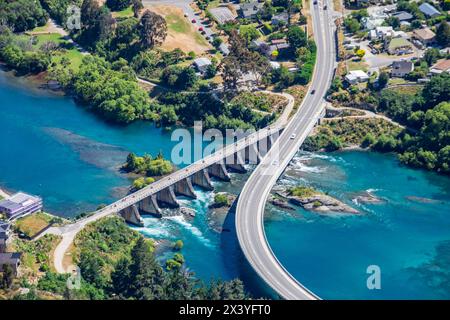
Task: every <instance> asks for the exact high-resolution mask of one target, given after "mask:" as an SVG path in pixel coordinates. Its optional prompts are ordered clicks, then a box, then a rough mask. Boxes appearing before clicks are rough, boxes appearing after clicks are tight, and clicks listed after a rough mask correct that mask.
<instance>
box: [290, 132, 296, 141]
mask: <svg viewBox="0 0 450 320" xmlns="http://www.w3.org/2000/svg"><path fill="white" fill-rule="evenodd" d="M296 136H297V135H296V134H295V133H293V134H291V136H290V138H289V139H291V140H292V139H295V137H296Z"/></svg>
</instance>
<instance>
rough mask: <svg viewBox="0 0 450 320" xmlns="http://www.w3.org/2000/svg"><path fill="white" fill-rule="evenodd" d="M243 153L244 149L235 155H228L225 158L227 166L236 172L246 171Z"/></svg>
mask: <svg viewBox="0 0 450 320" xmlns="http://www.w3.org/2000/svg"><path fill="white" fill-rule="evenodd" d="M243 153H244V151H243V150H242V151H238V152H236V153H234V154H233V155H231V156H229V157H227V158H226V159H225V166H226V167H227V168H228V169H231V170H232V171H234V172H238V173H246V172H247V169H245V167H244V164H245V160H244V157H245V155H243Z"/></svg>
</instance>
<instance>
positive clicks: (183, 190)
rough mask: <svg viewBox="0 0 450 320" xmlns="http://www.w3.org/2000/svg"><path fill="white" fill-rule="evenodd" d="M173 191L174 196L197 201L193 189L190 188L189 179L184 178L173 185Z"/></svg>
mask: <svg viewBox="0 0 450 320" xmlns="http://www.w3.org/2000/svg"><path fill="white" fill-rule="evenodd" d="M173 191H174V192H175V195H181V196H185V197H188V198H192V199H197V195H196V194H195V191H194V187H192V183H191V179H190V178H186V179H183V180H180V181H178V182H177V183H175V184H174V186H173Z"/></svg>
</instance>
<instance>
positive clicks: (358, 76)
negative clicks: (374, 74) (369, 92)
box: [345, 70, 369, 84]
mask: <svg viewBox="0 0 450 320" xmlns="http://www.w3.org/2000/svg"><path fill="white" fill-rule="evenodd" d="M345 80H346V81H347V82H348V83H349V84H356V83H358V82H366V81H368V80H369V75H368V74H367V73H365V72H364V71H362V70H352V71H349V72H348V73H347V74H346V75H345Z"/></svg>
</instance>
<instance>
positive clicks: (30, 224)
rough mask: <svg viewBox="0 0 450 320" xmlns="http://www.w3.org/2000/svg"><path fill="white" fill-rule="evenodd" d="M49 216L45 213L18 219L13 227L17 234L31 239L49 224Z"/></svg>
mask: <svg viewBox="0 0 450 320" xmlns="http://www.w3.org/2000/svg"><path fill="white" fill-rule="evenodd" d="M51 220H52V218H51V216H49V215H47V214H45V213H34V214H31V215H29V216H26V217H24V218H21V219H18V220H17V221H16V222H15V226H16V227H17V229H18V230H19V232H21V233H23V234H25V235H26V236H28V237H30V238H32V237H33V236H35V235H36V234H37V233H39V232H40V231H42V230H43V229H44V228H45V227H47V226H48V225H49V224H50V221H51Z"/></svg>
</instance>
